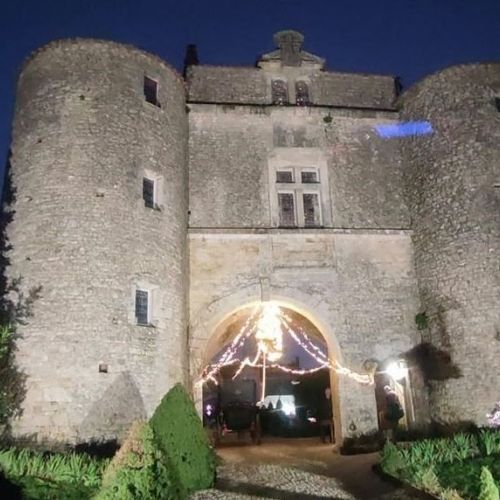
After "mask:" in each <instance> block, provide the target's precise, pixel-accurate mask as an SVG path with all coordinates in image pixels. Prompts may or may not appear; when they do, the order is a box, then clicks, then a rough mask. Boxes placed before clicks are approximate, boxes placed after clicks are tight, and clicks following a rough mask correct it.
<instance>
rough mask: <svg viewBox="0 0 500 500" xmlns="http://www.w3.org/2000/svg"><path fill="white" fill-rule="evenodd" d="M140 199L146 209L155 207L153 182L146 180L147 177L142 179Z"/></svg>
mask: <svg viewBox="0 0 500 500" xmlns="http://www.w3.org/2000/svg"><path fill="white" fill-rule="evenodd" d="M142 198H143V200H144V205H145V206H146V207H148V208H155V207H156V203H155V202H156V199H155V181H154V180H153V179H148V178H147V177H144V178H143V179H142Z"/></svg>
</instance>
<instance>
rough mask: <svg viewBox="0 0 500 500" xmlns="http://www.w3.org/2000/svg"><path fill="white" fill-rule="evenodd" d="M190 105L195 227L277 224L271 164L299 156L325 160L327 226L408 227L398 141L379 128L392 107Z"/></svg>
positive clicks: (390, 117)
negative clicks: (386, 137) (382, 109)
mask: <svg viewBox="0 0 500 500" xmlns="http://www.w3.org/2000/svg"><path fill="white" fill-rule="evenodd" d="M190 110H191V111H190V114H189V124H190V138H189V140H190V148H189V149H190V167H189V169H190V170H189V185H190V186H189V189H190V211H191V216H190V226H191V227H209V228H213V227H222V228H230V227H232V228H243V227H245V228H262V227H270V226H272V225H273V214H272V203H271V202H272V201H273V200H271V197H273V196H276V195H275V193H274V192H273V184H274V183H275V178H273V175H272V173H271V171H270V168H271V167H272V165H274V164H277V163H279V162H289V163H291V164H293V163H294V161H295V162H296V164H297V165H304V166H310V167H316V166H318V162H320V163H321V164H324V166H325V174H326V177H327V178H324V179H322V183H324V184H325V187H326V189H327V192H326V193H325V196H324V197H323V203H324V207H323V210H324V212H325V213H324V217H323V226H325V227H342V228H376V229H379V228H391V229H400V228H408V227H409V215H408V209H407V207H406V204H405V200H404V193H403V179H402V172H401V161H400V156H399V149H398V144H397V142H395V141H390V140H383V139H381V138H380V137H379V136H378V135H377V133H376V131H375V128H374V127H375V125H376V124H378V123H382V122H392V121H394V118H395V116H394V114H393V113H383V112H374V111H353V110H351V111H346V110H333V109H328V108H301V107H284V108H283V107H276V106H274V107H269V108H260V107H255V106H237V105H235V106H224V105H216V106H214V105H200V104H190ZM325 119H326V121H325ZM274 225H275V224H274Z"/></svg>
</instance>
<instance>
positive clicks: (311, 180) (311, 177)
mask: <svg viewBox="0 0 500 500" xmlns="http://www.w3.org/2000/svg"><path fill="white" fill-rule="evenodd" d="M300 179H301V181H302V184H317V183H318V182H319V179H318V172H317V171H316V170H302V172H301V173H300Z"/></svg>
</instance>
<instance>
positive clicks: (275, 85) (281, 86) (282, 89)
mask: <svg viewBox="0 0 500 500" xmlns="http://www.w3.org/2000/svg"><path fill="white" fill-rule="evenodd" d="M271 90H272V97H273V104H278V105H283V104H288V88H287V84H286V82H285V81H283V80H273V81H272V83H271Z"/></svg>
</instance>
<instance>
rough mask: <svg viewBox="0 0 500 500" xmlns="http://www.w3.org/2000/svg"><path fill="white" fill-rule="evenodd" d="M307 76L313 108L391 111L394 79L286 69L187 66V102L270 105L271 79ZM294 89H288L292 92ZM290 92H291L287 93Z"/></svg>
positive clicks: (291, 78) (392, 107)
mask: <svg viewBox="0 0 500 500" xmlns="http://www.w3.org/2000/svg"><path fill="white" fill-rule="evenodd" d="M304 75H306V78H307V81H309V82H310V88H309V91H310V100H311V104H313V105H320V106H339V107H354V108H374V109H386V110H391V109H394V99H395V87H394V77H391V76H383V75H363V74H357V73H340V72H330V71H314V72H313V73H311V72H310V71H308V70H307V69H301V68H293V67H285V68H282V69H281V70H280V72H279V73H276V74H273V73H272V72H269V71H265V70H263V69H260V68H252V67H250V66H249V67H234V66H233V67H228V66H205V65H200V66H190V67H189V70H188V74H187V81H188V84H189V100H190V101H191V102H198V103H225V104H271V103H272V100H271V80H272V79H273V78H277V77H279V78H285V79H287V80H288V79H290V80H291V81H293V80H294V79H295V78H298V77H302V76H304ZM292 89H293V87H292V88H291V90H292ZM290 93H291V92H290Z"/></svg>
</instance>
